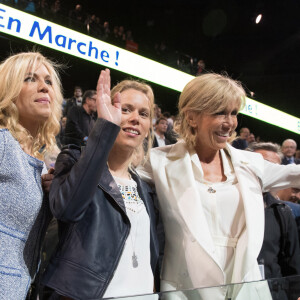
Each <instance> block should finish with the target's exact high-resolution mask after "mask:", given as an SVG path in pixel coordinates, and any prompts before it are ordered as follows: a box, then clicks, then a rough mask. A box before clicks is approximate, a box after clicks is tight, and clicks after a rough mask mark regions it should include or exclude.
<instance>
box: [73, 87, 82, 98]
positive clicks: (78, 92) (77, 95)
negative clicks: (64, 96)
mask: <svg viewBox="0 0 300 300" xmlns="http://www.w3.org/2000/svg"><path fill="white" fill-rule="evenodd" d="M81 96H82V88H81V87H80V86H75V88H74V97H75V98H80V97H81Z"/></svg>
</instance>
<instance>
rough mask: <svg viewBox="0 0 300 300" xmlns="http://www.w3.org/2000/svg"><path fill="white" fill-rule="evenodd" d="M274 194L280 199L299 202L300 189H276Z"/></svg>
mask: <svg viewBox="0 0 300 300" xmlns="http://www.w3.org/2000/svg"><path fill="white" fill-rule="evenodd" d="M276 195H277V197H278V198H279V199H280V200H283V201H290V202H294V203H300V189H297V188H288V189H284V190H280V191H278V192H277V194H276Z"/></svg>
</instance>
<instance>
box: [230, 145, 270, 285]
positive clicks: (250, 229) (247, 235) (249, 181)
mask: <svg viewBox="0 0 300 300" xmlns="http://www.w3.org/2000/svg"><path fill="white" fill-rule="evenodd" d="M228 150H229V152H230V153H231V160H232V164H233V167H234V170H235V173H236V176H237V179H238V182H239V187H240V191H241V196H242V199H243V204H244V212H245V219H246V227H245V230H244V231H243V232H242V234H241V236H240V237H239V240H238V243H237V247H236V256H235V262H234V269H233V275H232V282H241V281H245V280H246V281H247V277H246V276H247V273H248V272H249V270H251V269H253V262H255V263H256V260H257V257H258V254H259V252H260V249H261V246H262V242H263V235H264V204H263V198H262V191H261V188H260V181H259V179H258V178H257V176H256V173H254V172H253V170H252V169H251V167H252V166H253V162H250V161H249V160H248V159H249V158H248V157H246V156H244V155H240V154H241V153H240V151H236V150H233V149H231V147H230V148H229V149H228ZM250 166H251V167H250ZM245 277H246V278H245Z"/></svg>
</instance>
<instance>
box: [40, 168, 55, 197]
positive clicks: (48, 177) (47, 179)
mask: <svg viewBox="0 0 300 300" xmlns="http://www.w3.org/2000/svg"><path fill="white" fill-rule="evenodd" d="M53 173H54V169H53V168H50V169H49V170H48V173H47V174H43V175H42V188H43V191H44V193H45V194H48V193H49V191H50V187H51V183H52V180H53V178H54V175H53Z"/></svg>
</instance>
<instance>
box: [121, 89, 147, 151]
mask: <svg viewBox="0 0 300 300" xmlns="http://www.w3.org/2000/svg"><path fill="white" fill-rule="evenodd" d="M121 107H122V120H121V125H120V127H121V130H120V133H119V135H118V137H117V139H116V141H115V146H118V147H120V148H122V150H125V151H130V152H132V151H133V150H135V149H137V148H138V147H139V146H140V145H141V144H142V143H143V141H144V139H145V138H146V137H147V136H148V134H149V130H150V105H149V100H148V98H147V96H146V95H145V94H144V93H142V92H140V91H137V90H135V89H128V90H125V91H123V92H122V93H121Z"/></svg>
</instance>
